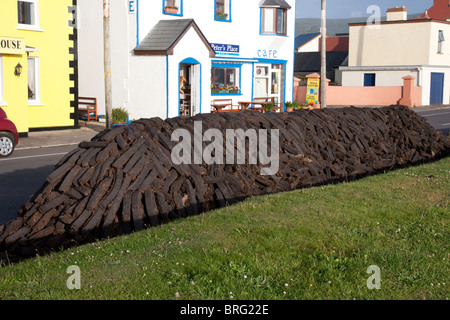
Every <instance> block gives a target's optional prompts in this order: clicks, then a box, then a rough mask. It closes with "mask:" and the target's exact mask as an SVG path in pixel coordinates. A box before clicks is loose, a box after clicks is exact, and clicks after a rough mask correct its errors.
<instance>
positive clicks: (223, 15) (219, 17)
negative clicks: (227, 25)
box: [216, 11, 228, 20]
mask: <svg viewBox="0 0 450 320" xmlns="http://www.w3.org/2000/svg"><path fill="white" fill-rule="evenodd" d="M216 19H217V20H228V13H224V12H221V11H217V12H216Z"/></svg>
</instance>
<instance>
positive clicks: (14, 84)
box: [0, 0, 74, 132]
mask: <svg viewBox="0 0 450 320" xmlns="http://www.w3.org/2000/svg"><path fill="white" fill-rule="evenodd" d="M38 4H39V30H38V31H30V30H21V29H20V28H18V13H17V0H2V4H1V10H0V21H1V23H0V36H10V37H17V38H24V39H25V44H26V46H29V47H34V48H36V49H37V50H38V51H37V52H30V53H29V55H30V56H35V57H39V60H40V92H41V94H40V103H41V105H37V106H29V103H28V91H27V84H28V68H27V55H6V54H3V55H2V57H3V82H4V90H3V91H4V101H5V102H6V103H7V104H8V106H6V107H2V108H4V110H5V111H6V113H7V115H8V118H10V119H11V120H12V121H13V122H14V123H15V124H16V126H17V127H18V130H19V132H28V131H29V128H46V127H67V126H73V125H74V120H72V119H70V114H71V113H73V112H74V110H73V108H71V107H70V101H71V100H73V99H74V97H73V95H72V94H70V88H71V87H73V86H74V83H73V81H70V79H69V75H70V74H71V73H73V69H72V68H70V67H69V61H70V60H73V59H74V57H73V55H71V54H69V48H70V47H72V46H73V42H72V41H70V40H69V34H72V33H73V29H72V28H70V27H69V25H68V21H69V19H71V17H72V16H71V14H69V13H68V7H69V6H71V5H72V0H58V1H55V0H39V1H38ZM19 62H20V64H21V65H22V66H23V72H22V75H21V76H20V77H16V76H15V75H14V67H15V66H16V65H17V63H19Z"/></svg>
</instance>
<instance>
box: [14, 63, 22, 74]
mask: <svg viewBox="0 0 450 320" xmlns="http://www.w3.org/2000/svg"><path fill="white" fill-rule="evenodd" d="M21 74H22V65H21V64H20V62H19V63H18V64H17V66H16V67H15V68H14V75H15V76H16V77H20V75H21Z"/></svg>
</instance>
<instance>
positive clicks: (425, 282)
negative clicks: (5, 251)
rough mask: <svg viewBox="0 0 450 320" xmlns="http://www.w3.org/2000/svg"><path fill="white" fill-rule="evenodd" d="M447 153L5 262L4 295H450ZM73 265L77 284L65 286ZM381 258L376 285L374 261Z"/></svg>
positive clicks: (0, 287)
mask: <svg viewBox="0 0 450 320" xmlns="http://www.w3.org/2000/svg"><path fill="white" fill-rule="evenodd" d="M449 178H450V157H448V158H446V159H442V160H440V161H437V162H434V163H431V164H427V165H422V166H417V167H412V168H407V169H402V170H395V171H391V172H388V173H386V174H382V175H377V176H372V177H367V178H364V179H361V180H358V181H354V182H347V183H340V184H336V185H328V186H324V187H314V188H310V189H303V190H297V191H292V192H285V193H281V194H274V195H269V196H263V197H254V198H250V199H247V200H246V201H244V202H241V203H239V204H237V205H234V206H231V207H226V208H222V209H220V210H215V211H211V212H207V213H204V214H202V215H199V216H196V217H191V218H188V219H183V220H178V221H175V222H172V223H170V224H166V225H163V226H161V227H155V228H151V229H148V230H145V231H142V232H138V233H134V234H131V235H128V236H123V237H119V238H115V239H108V240H105V241H99V242H96V243H92V244H87V245H84V246H80V247H75V248H71V249H68V250H65V251H62V252H58V253H53V254H51V255H48V256H43V257H39V258H35V259H30V260H27V261H24V262H21V263H18V264H15V265H11V266H5V265H3V266H1V268H0V299H164V300H166V299H183V300H184V299H197V300H198V299H201V300H203V299H219V300H222V299H223V300H228V299H232V300H254V299H256V300H259V299H267V300H282V299H289V300H297V299H420V300H421V299H444V300H445V299H448V298H449V297H450V294H449V288H450V277H449V274H450V273H449V271H450V270H449V269H450V261H449V260H450V251H449V244H450V237H449V220H450V214H449V213H450V210H449V207H448V206H449V199H450V187H449ZM72 265H75V266H78V267H79V268H80V269H79V270H80V272H81V289H79V290H69V289H68V288H67V286H66V282H67V279H68V278H69V277H70V276H71V274H68V273H66V271H67V268H68V267H69V266H72ZM371 265H376V266H378V267H379V268H380V276H381V288H380V289H379V290H377V289H373V290H370V289H368V287H367V280H368V278H369V277H370V276H371V275H372V274H368V273H367V268H368V267H369V266H371Z"/></svg>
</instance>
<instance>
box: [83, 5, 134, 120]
mask: <svg viewBox="0 0 450 320" xmlns="http://www.w3.org/2000/svg"><path fill="white" fill-rule="evenodd" d="M77 8H78V10H77V15H78V19H79V23H78V67H79V94H80V96H86V97H95V98H97V105H98V108H97V109H98V113H99V114H105V85H104V63H103V1H92V0H78V6H77ZM110 14H111V16H110V17H111V18H110V28H111V48H112V50H111V64H112V68H111V69H112V70H111V81H112V104H113V108H116V107H122V106H123V107H125V108H127V109H130V105H129V102H130V91H129V86H130V71H129V70H130V68H129V65H130V57H131V55H130V52H131V50H132V49H133V48H134V47H135V46H136V15H134V14H129V13H128V0H113V1H111V11H110Z"/></svg>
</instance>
